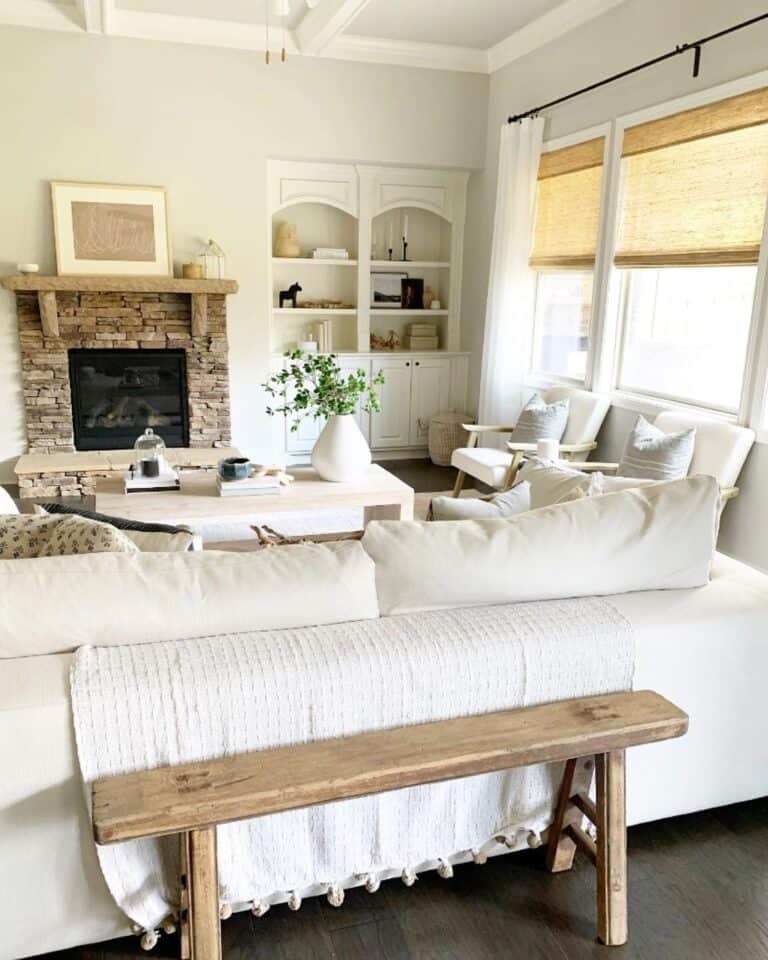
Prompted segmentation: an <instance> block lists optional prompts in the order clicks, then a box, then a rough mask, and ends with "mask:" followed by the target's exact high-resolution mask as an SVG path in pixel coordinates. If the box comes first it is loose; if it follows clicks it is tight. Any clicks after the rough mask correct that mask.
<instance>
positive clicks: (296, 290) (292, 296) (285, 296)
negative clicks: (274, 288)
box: [280, 283, 301, 309]
mask: <svg viewBox="0 0 768 960" xmlns="http://www.w3.org/2000/svg"><path fill="white" fill-rule="evenodd" d="M300 293H301V287H300V286H299V285H298V283H292V284H291V285H290V287H288V289H287V290H281V291H280V307H281V309H282V306H283V304H284V303H285V301H286V300H290V301H291V306H292V307H293V308H294V309H295V308H296V297H297V296H298V294H300Z"/></svg>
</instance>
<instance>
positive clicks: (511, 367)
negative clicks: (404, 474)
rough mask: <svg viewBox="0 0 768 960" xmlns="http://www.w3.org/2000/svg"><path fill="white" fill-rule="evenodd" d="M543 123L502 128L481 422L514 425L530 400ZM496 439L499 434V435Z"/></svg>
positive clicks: (532, 121)
mask: <svg viewBox="0 0 768 960" xmlns="http://www.w3.org/2000/svg"><path fill="white" fill-rule="evenodd" d="M543 132H544V119H543V118H542V117H530V118H527V119H525V120H522V121H520V122H519V123H508V124H504V126H503V128H502V131H501V143H500V145H499V176H498V185H497V191H496V212H495V215H494V220H493V249H492V252H491V270H490V277H489V280H488V301H487V305H486V310H485V334H484V341H483V366H482V375H481V379H480V404H479V413H478V422H479V423H486V424H490V423H499V424H513V423H514V422H515V420H516V419H517V416H518V414H519V412H520V410H521V409H522V406H523V404H524V402H525V401H526V400H527V399H528V394H529V393H530V392H531V391H530V390H527V391H526V390H525V389H524V387H523V380H524V378H525V375H526V373H527V371H528V362H529V358H530V351H531V333H532V329H531V328H532V325H533V308H534V281H535V278H534V274H533V273H532V271H531V269H530V267H529V266H528V258H529V257H530V254H531V244H532V242H533V228H534V218H535V215H536V177H537V174H538V170H539V157H540V156H541V143H542V139H543ZM495 436H496V435H495Z"/></svg>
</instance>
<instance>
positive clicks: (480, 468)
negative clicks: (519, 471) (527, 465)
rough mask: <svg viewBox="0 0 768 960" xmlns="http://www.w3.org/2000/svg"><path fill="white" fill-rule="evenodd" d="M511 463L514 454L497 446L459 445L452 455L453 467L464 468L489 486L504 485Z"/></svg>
mask: <svg viewBox="0 0 768 960" xmlns="http://www.w3.org/2000/svg"><path fill="white" fill-rule="evenodd" d="M511 463H512V454H511V453H507V451H506V450H497V449H496V448H495V447H459V449H458V450H454V451H453V453H452V455H451V466H452V467H456V469H457V470H463V471H464V473H468V474H469V475H470V476H471V477H475V478H476V479H477V480H480V481H481V483H487V484H488V486H489V487H502V486H504V481H505V480H506V477H507V470H508V469H509V465H510V464H511Z"/></svg>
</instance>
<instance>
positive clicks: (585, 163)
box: [530, 137, 605, 270]
mask: <svg viewBox="0 0 768 960" xmlns="http://www.w3.org/2000/svg"><path fill="white" fill-rule="evenodd" d="M604 147H605V138H604V137H598V138H596V139H595V140H587V141H586V142H584V143H578V144H576V145H575V146H573V147H564V148H563V149H562V150H552V151H551V152H549V153H544V154H542V156H541V161H540V162H539V178H538V185H537V191H536V229H535V233H534V242H533V252H532V253H531V259H530V264H531V267H532V268H533V269H534V270H578V269H581V270H591V269H592V268H593V267H594V265H595V249H596V247H597V231H598V224H599V220H600V187H601V182H602V175H603V149H604Z"/></svg>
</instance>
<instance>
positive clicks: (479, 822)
mask: <svg viewBox="0 0 768 960" xmlns="http://www.w3.org/2000/svg"><path fill="white" fill-rule="evenodd" d="M632 671H633V644H632V633H631V628H630V626H629V624H628V623H627V622H626V620H624V618H623V617H622V616H621V615H620V614H619V613H618V612H617V611H616V610H615V609H614V608H613V607H612V606H611V605H610V604H609V603H608V602H607V601H605V600H601V599H597V598H587V599H579V600H551V601H547V602H539V603H524V604H514V605H508V606H493V607H475V608H473V609H461V610H448V611H438V612H430V613H421V614H413V615H407V616H399V617H386V618H382V619H379V620H369V621H357V622H353V623H343V624H338V625H333V626H324V627H318V628H303V629H297V630H280V631H266V632H259V633H247V634H238V635H227V636H217V637H211V638H207V639H198V640H185V641H173V642H165V643H154V644H144V645H141V646H123V647H83V648H81V649H80V650H79V651H78V653H77V655H76V658H75V662H74V667H73V671H72V700H73V707H74V719H75V727H76V733H77V745H78V752H79V757H80V765H81V768H82V773H83V778H84V780H85V782H86V785H87V786H88V787H89V786H90V783H91V782H92V781H93V780H95V779H97V778H99V777H105V776H110V775H113V774H118V773H126V772H129V771H134V770H142V769H147V768H150V767H156V766H160V765H163V764H177V763H185V762H187V761H192V760H202V759H208V758H211V757H220V756H228V755H231V754H237V753H242V752H246V751H252V750H259V749H263V748H267V747H275V746H279V745H283V744H292V743H299V742H306V741H309V740H316V739H323V738H327V737H335V736H340V735H344V734H354V733H358V732H360V731H364V730H375V729H380V728H385V727H393V726H399V725H402V724H415V723H423V722H426V721H430V720H440V719H444V718H448V717H457V716H465V715H469V714H474V713H485V712H489V711H493V710H501V709H505V708H512V707H521V706H525V705H528V704H535V703H542V702H546V701H551V700H562V699H566V698H569V697H579V696H585V695H589V694H599V693H607V692H612V691H617V690H625V689H629V687H630V686H631V681H632ZM560 769H561V768H560V766H559V765H557V766H555V767H544V766H540V767H530V768H526V769H522V770H516V771H511V772H510V773H502V774H487V775H483V776H478V777H472V778H468V779H464V780H456V781H451V782H448V783H441V784H434V785H430V786H426V787H417V788H411V789H406V790H399V791H395V792H392V793H388V794H382V795H380V796H376V797H368V798H362V799H359V800H345V801H343V802H341V803H336V804H330V805H327V806H323V807H316V808H312V809H308V810H301V811H295V812H289V813H283V814H277V815H273V816H269V817H264V818H262V819H258V820H251V821H246V822H241V823H235V824H228V825H226V826H223V827H220V828H219V870H220V882H221V899H222V902H223V903H226V904H232V905H233V906H235V907H237V906H238V905H241V904H246V903H249V902H253V903H254V909H255V911H256V912H257V913H258V912H263V911H264V910H265V909H266V907H267V904H269V903H276V902H280V901H285V900H289V902H291V903H292V905H293V906H294V907H295V906H296V905H297V903H298V902H299V899H298V898H299V897H300V896H302V895H308V894H311V893H322V892H329V891H330V894H329V896H330V899H331V901H332V902H335V903H338V902H339V901H340V899H341V898H342V897H343V894H342V893H341V890H342V889H343V887H348V886H351V885H354V884H358V883H361V882H366V880H367V884H368V887H369V889H374V888H375V887H376V885H377V883H378V879H380V878H381V877H383V876H392V875H400V874H401V873H402V872H403V871H404V870H405V871H408V872H410V871H416V870H419V869H427V868H432V867H435V866H438V864H439V861H440V860H441V859H442V860H443V861H445V863H444V864H441V865H440V869H441V872H442V873H443V874H444V875H447V874H449V873H450V867H449V866H448V864H450V863H455V862H457V861H459V860H465V859H468V858H469V856H471V854H470V851H472V850H474V851H475V856H476V857H477V856H478V853H477V851H479V850H483V851H492V849H493V848H494V847H495V844H494V841H493V838H494V837H496V836H498V835H499V834H503V835H505V836H506V837H507V838H508V845H509V846H516V845H523V844H524V843H525V839H526V836H527V833H528V830H535V831H539V830H542V829H544V828H545V827H546V826H547V825H548V824H549V822H550V820H551V810H552V800H553V795H554V791H555V790H556V787H557V784H558V780H559V775H560ZM89 792H90V791H89ZM98 849H99V857H100V860H101V867H102V870H103V872H104V876H105V877H106V880H107V884H108V885H109V889H110V890H111V892H112V895H113V896H114V898H115V900H116V901H117V903H118V904H119V906H120V907H121V908H122V909H123V910H124V911H125V913H126V914H127V915H128V916H129V917H130V918H131V919H132V920H134V921H135V922H137V923H138V924H140V925H141V926H142V927H144V928H147V929H152V928H154V927H156V926H158V925H159V924H160V922H161V921H162V920H163V919H164V918H165V917H166V916H167V915H168V914H169V913H170V912H171V911H172V910H173V909H175V907H176V905H177V903H178V881H177V874H178V853H177V841H176V840H175V838H168V839H164V840H159V841H158V840H142V841H131V842H128V843H123V844H117V845H114V846H109V847H100V848H98ZM408 877H409V873H406V880H407V879H408Z"/></svg>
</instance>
